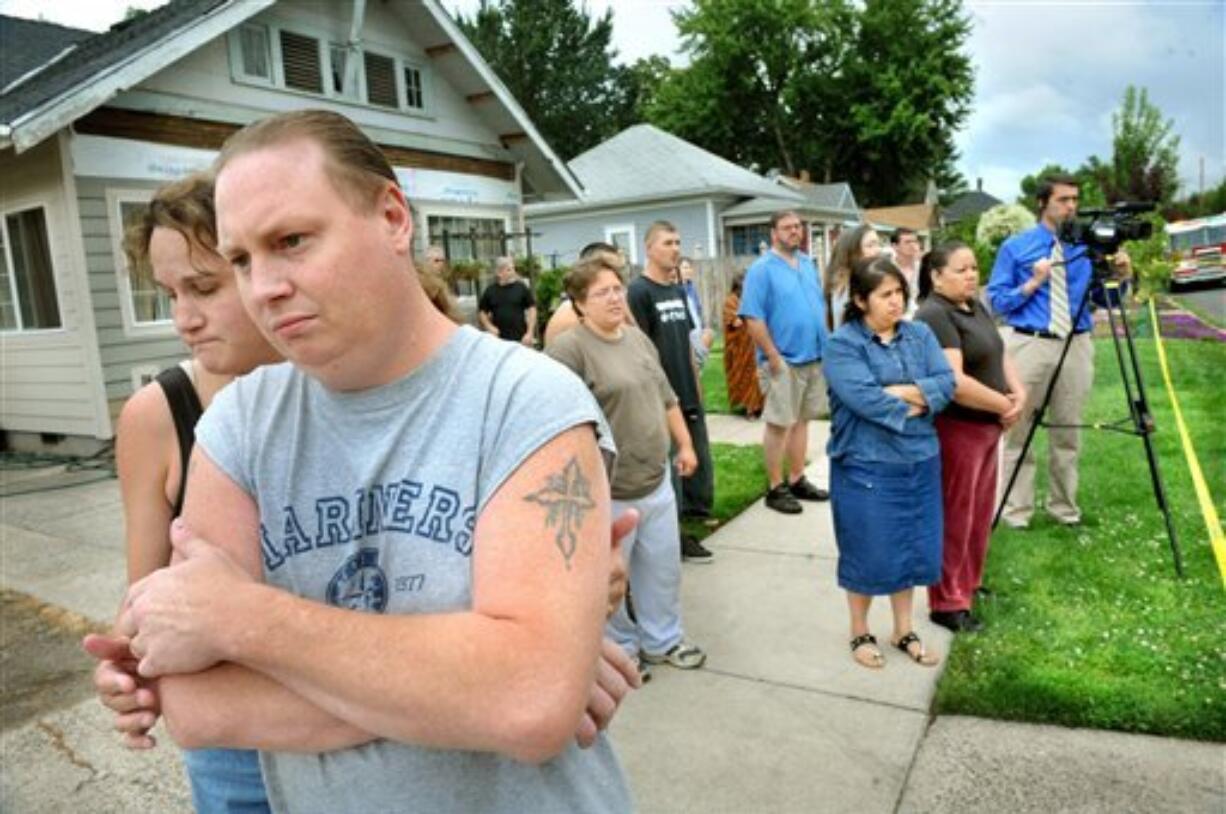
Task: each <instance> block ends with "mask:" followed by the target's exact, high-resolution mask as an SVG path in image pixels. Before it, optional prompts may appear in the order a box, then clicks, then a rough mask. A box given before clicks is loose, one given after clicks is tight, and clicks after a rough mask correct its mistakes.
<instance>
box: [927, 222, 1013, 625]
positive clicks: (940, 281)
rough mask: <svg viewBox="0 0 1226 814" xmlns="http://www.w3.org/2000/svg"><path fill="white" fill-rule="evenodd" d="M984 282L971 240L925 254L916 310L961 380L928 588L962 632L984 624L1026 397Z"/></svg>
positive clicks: (937, 611) (941, 433)
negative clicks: (987, 574)
mask: <svg viewBox="0 0 1226 814" xmlns="http://www.w3.org/2000/svg"><path fill="white" fill-rule="evenodd" d="M978 286H979V266H978V264H977V263H976V262H975V254H974V252H972V251H971V250H970V248H968V247H967V246H966V245H965V244H963V243H958V242H951V243H946V244H945V245H943V246H940V247H938V248H935V249H933V250H932V251H930V252H928V254H926V255H924V260H923V262H922V263H921V265H920V285H919V289H920V301H921V303H922V304H921V305H920V308H919V311H917V312H916V315H915V318H916V319H917V320H922V321H923V322H925V323H927V324H928V326H929V327H930V328H932V331H933V333H935V334H936V336H937V340H938V341H939V342H940V343H941V347H942V348H943V349H944V350H945V356H946V357H947V358H948V359H949V364H950V366H951V367H952V368H953V369H954V376H955V380H956V389H955V390H954V400H953V403H952V404H950V405H949V407H947V408H946V409H945V411H944V412H943V413H941V415H939V416H937V419H936V430H937V437H938V438H940V441H941V492H942V501H943V503H944V510H945V533H944V540H943V546H944V548H943V553H942V558H941V581H940V582H938V583H937V584H936V585H933V586H931V587H930V588H929V589H928V606H929V610H930V612H931V613H930V618H931V619H932V621H933V622H935V623H936V624H938V625H941V626H942V627H946V628H949V629H950V630H952V631H953V632H955V633H962V632H975V631H977V630H980V629H982V627H983V623H982V622H980V621H979V620H978V619H977V618H976V617H974V616H973V615H971V605H972V603H973V600H974V598H975V591H976V590H977V589H978V588H979V587H980V583H981V581H982V579H983V566H984V562H985V561H986V559H987V553H988V535H989V534H990V533H991V531H992V508H993V503H994V501H995V499H996V469H997V456H998V454H999V452H998V449H999V444H1000V434H1001V432H1002V430H1004V429H1008V428H1009V427H1011V426H1012V425H1013V424H1014V423H1016V422H1017V421H1018V419H1019V418H1021V414H1022V407H1023V405H1025V403H1026V391H1025V388H1023V387H1022V382H1021V378H1020V377H1019V376H1018V374H1017V370H1016V369H1015V368H1014V367H1013V363H1012V362H1011V361H1010V360H1009V357H1008V355H1007V354H1006V353H1005V346H1004V342H1003V341H1002V340H1001V338H1000V333H999V332H998V331H997V330H996V325H995V324H994V323H993V322H992V318H991V317H990V316H988V314H987V312H986V311H985V310H984V308H983V306H982V305H981V304H980V302H979V300H978V298H977V297H976V296H975V294H976V291H977V289H978Z"/></svg>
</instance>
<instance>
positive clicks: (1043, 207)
mask: <svg viewBox="0 0 1226 814" xmlns="http://www.w3.org/2000/svg"><path fill="white" fill-rule="evenodd" d="M1036 197H1037V199H1038V203H1039V223H1038V224H1037V225H1035V226H1034V227H1033V228H1032V229H1028V230H1027V231H1025V232H1021V233H1020V234H1017V235H1014V236H1013V237H1011V238H1009V239H1008V240H1006V241H1005V242H1004V244H1003V245H1002V246H1001V247H1000V252H999V253H998V254H997V255H996V263H995V265H994V266H993V267H992V278H991V280H990V282H989V283H988V297H989V298H990V299H991V301H992V308H993V309H994V310H995V311H996V313H997V314H999V315H1000V316H1001V317H1002V318H1003V319H1004V320H1005V322H1006V323H1008V325H1009V327H1010V329H1011V330H1010V331H1009V332H1008V335H1007V336H1006V338H1005V342H1006V349H1007V351H1008V353H1009V354H1010V356H1012V358H1013V362H1014V364H1015V365H1017V369H1018V372H1019V373H1020V374H1021V377H1022V382H1023V383H1024V384H1025V386H1026V392H1027V394H1028V400H1027V404H1026V410H1025V412H1024V413H1023V415H1024V416H1026V417H1027V418H1029V417H1031V416H1032V415H1033V413H1034V411H1035V410H1036V409H1037V408H1038V406H1039V404H1040V403H1041V402H1042V400H1043V396H1044V395H1045V394H1046V393H1047V387H1048V384H1049V382H1050V380H1051V376H1052V374H1053V373H1054V372H1055V369H1056V364H1057V362H1058V361H1059V360H1060V351H1061V349H1062V347H1063V344H1064V339H1065V338H1066V337H1067V336H1068V335H1069V334H1070V333H1071V334H1073V341H1072V344H1071V345H1070V346H1069V354H1068V358H1067V359H1066V360H1065V362H1064V367H1063V368H1062V369H1061V371H1060V377H1059V379H1058V380H1057V381H1056V386H1055V389H1054V390H1053V391H1052V396H1051V402H1050V403H1049V405H1048V413H1047V416H1046V420H1047V421H1048V422H1050V423H1051V424H1053V425H1056V426H1053V427H1051V428H1049V429H1048V436H1047V437H1048V498H1047V513H1048V514H1049V515H1051V517H1052V518H1054V519H1055V520H1056V521H1057V522H1059V523H1063V524H1066V525H1076V524H1078V523H1080V522H1081V509H1080V507H1078V505H1077V459H1078V455H1079V453H1080V449H1081V433H1080V431H1079V430H1078V429H1077V428H1076V426H1075V425H1077V424H1080V423H1081V413H1082V409H1083V408H1084V407H1085V402H1086V397H1087V396H1088V395H1089V393H1090V387H1091V386H1092V385H1093V383H1094V343H1093V341H1092V339H1091V336H1090V331H1091V329H1092V328H1093V327H1094V320H1093V317H1092V315H1091V313H1090V308H1089V307H1087V308H1086V309H1085V310H1084V311H1082V313H1081V315H1080V317H1078V314H1077V311H1078V307H1079V306H1080V305H1081V301H1082V298H1083V297H1085V296H1086V291H1087V289H1088V288H1089V287H1090V284H1091V282H1092V279H1093V269H1092V267H1091V263H1090V258H1089V255H1088V254H1087V252H1086V248H1085V247H1084V246H1081V245H1073V244H1062V243H1061V242H1060V239H1059V237H1058V235H1059V232H1060V226H1061V224H1063V223H1064V222H1065V221H1067V220H1070V219H1071V218H1073V217H1074V216H1075V215H1076V214H1077V203H1078V197H1079V193H1078V181H1077V180H1076V179H1075V178H1071V177H1069V176H1051V177H1048V178H1047V179H1045V180H1044V181H1043V183H1042V184H1040V186H1039V191H1038V194H1037V196H1036ZM1113 263H1114V265H1115V268H1116V271H1117V273H1120V274H1121V275H1122V276H1128V275H1129V274H1131V270H1132V263H1131V261H1130V260H1129V258H1128V254H1127V253H1126V252H1124V251H1123V250H1121V251H1119V252H1118V253H1117V254H1116V255H1115V256H1114V259H1113ZM1074 320H1076V324H1074ZM1029 428H1030V422H1029V421H1019V422H1018V423H1017V424H1016V425H1014V427H1013V429H1012V430H1011V431H1010V432H1009V433H1008V435H1006V437H1005V454H1004V472H1005V476H1006V478H1007V477H1008V476H1009V474H1010V473H1012V472H1013V468H1014V466H1015V465H1016V464H1017V460H1018V458H1019V457H1020V456H1021V452H1022V444H1023V443H1024V442H1025V440H1026V433H1027V432H1028V430H1029ZM1034 470H1035V466H1034V453H1033V452H1031V453H1030V455H1028V456H1027V460H1026V462H1025V463H1024V464H1023V465H1022V468H1021V471H1020V472H1019V473H1018V478H1017V481H1016V483H1014V486H1013V491H1012V492H1011V493H1010V494H1009V501H1008V503H1007V504H1006V505H1005V511H1004V515H1003V519H1004V521H1005V523H1006V524H1008V525H1009V526H1011V527H1013V528H1026V527H1028V526H1029V525H1030V520H1031V517H1032V515H1033V514H1034Z"/></svg>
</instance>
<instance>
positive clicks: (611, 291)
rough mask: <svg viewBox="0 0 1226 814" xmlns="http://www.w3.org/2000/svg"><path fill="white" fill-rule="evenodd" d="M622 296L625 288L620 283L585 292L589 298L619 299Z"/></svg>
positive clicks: (624, 293)
mask: <svg viewBox="0 0 1226 814" xmlns="http://www.w3.org/2000/svg"><path fill="white" fill-rule="evenodd" d="M624 296H626V289H625V288H623V287H622V286H620V285H615V286H610V287H609V288H601V289H599V290H597V291H589V292H588V293H587V298H588V299H589V300H620V299H621V298H622V297H624Z"/></svg>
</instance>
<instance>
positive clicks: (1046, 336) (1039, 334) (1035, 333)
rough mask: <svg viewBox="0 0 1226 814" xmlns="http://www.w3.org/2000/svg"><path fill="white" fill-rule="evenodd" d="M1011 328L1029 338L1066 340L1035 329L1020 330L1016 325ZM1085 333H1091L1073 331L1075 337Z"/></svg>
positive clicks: (1049, 332) (1057, 335)
mask: <svg viewBox="0 0 1226 814" xmlns="http://www.w3.org/2000/svg"><path fill="white" fill-rule="evenodd" d="M1011 327H1012V328H1013V330H1014V331H1016V332H1017V333H1019V334H1026V335H1027V336H1037V337H1039V338H1040V339H1063V338H1064V337H1063V336H1060V335H1059V334H1054V333H1052V332H1051V331H1036V330H1034V329H1033V328H1019V327H1017V326H1016V325H1014V326H1011ZM1084 333H1089V331H1073V336H1077V334H1084Z"/></svg>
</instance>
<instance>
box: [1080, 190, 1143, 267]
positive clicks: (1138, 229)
mask: <svg viewBox="0 0 1226 814" xmlns="http://www.w3.org/2000/svg"><path fill="white" fill-rule="evenodd" d="M1152 211H1154V204H1153V202H1151V201H1136V202H1121V203H1117V204H1116V205H1115V206H1112V207H1110V208H1108V209H1085V210H1082V211H1081V212H1078V213H1077V215H1076V217H1072V218H1069V219H1068V220H1066V221H1065V222H1064V223H1062V224H1061V225H1060V240H1062V241H1064V242H1065V243H1073V244H1078V245H1084V246H1085V247H1086V248H1087V249H1089V250H1090V252H1091V253H1092V254H1094V255H1097V256H1099V257H1102V256H1104V255H1108V254H1115V253H1116V252H1117V251H1118V250H1119V248H1120V244H1121V243H1123V242H1125V241H1127V240H1145V239H1146V238H1148V237H1149V236H1150V235H1152V234H1153V233H1154V227H1153V224H1151V223H1150V222H1149V221H1146V220H1141V219H1140V218H1138V217H1137V215H1139V214H1140V213H1142V212H1152Z"/></svg>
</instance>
